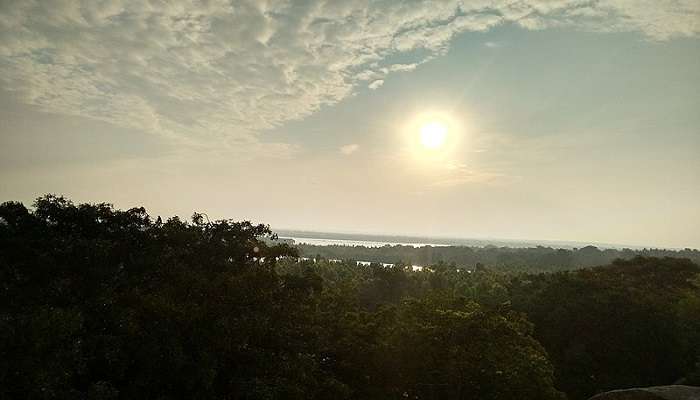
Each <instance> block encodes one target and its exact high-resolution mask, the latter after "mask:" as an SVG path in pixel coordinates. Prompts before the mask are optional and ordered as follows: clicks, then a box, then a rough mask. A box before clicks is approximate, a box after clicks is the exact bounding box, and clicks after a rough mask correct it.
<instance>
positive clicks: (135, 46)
mask: <svg viewBox="0 0 700 400" xmlns="http://www.w3.org/2000/svg"><path fill="white" fill-rule="evenodd" d="M698 21H700V2H698V1H697V0H654V1H652V0H634V1H631V0H600V1H595V2H588V1H586V2H581V1H580V0H557V1H544V0H523V1H519V2H512V1H506V0H491V1H487V0H474V1H469V2H462V1H456V0H455V1H452V0H446V1H441V2H433V1H427V0H426V1H416V2H411V3H410V4H409V3H403V2H395V1H367V0H356V1H352V0H348V1H343V2H334V1H330V0H328V1H325V0H319V1H315V2H288V1H260V2H247V1H232V2H230V1H224V0H207V1H204V0H201V1H200V0H172V1H168V2H163V3H158V4H156V3H151V2H143V1H136V0H104V1H94V0H83V1H75V0H55V1H51V2H48V1H43V0H24V1H21V2H0V85H1V86H2V88H3V89H6V90H11V91H13V92H15V94H16V95H17V96H19V97H20V98H21V99H22V101H23V102H24V103H26V104H31V105H35V106H39V107H41V108H42V109H43V110H45V111H48V112H51V113H60V114H66V115H77V116H83V117H87V118H92V119H96V120H101V121H106V122H109V123H113V124H116V125H119V126H125V127H129V128H136V129H139V130H143V131H147V132H151V133H156V134H161V135H166V136H170V137H174V138H178V139H180V140H183V141H187V142H189V143H192V144H199V143H203V142H211V141H212V139H214V142H216V143H226V144H228V145H229V147H231V148H235V149H241V151H249V150H250V149H251V146H252V147H255V148H258V147H261V148H263V149H264V148H265V146H263V145H262V144H261V143H260V142H259V141H258V138H257V132H259V131H261V130H265V129H269V128H272V127H276V126H279V125H281V124H283V123H284V122H286V121H290V120H296V119H301V118H304V117H306V116H308V115H310V114H311V113H313V112H315V111H316V110H318V109H319V108H320V107H321V106H324V105H333V104H336V103H338V102H339V101H341V100H343V99H344V98H346V97H348V96H350V95H351V94H352V93H353V92H354V90H355V88H356V87H358V85H359V84H360V83H361V82H366V81H371V82H372V83H370V84H369V86H370V87H373V86H374V87H378V86H379V85H380V84H381V83H380V82H383V81H384V80H385V78H386V76H387V75H389V74H391V73H395V72H399V71H410V70H413V69H415V67H416V66H417V65H419V64H420V63H423V62H426V61H429V60H430V59H432V58H434V57H436V56H439V55H440V54H442V53H444V52H445V51H446V50H447V48H448V47H449V43H450V40H451V39H452V38H453V37H454V36H455V35H456V34H459V33H462V32H468V31H485V30H488V29H491V28H492V27H494V26H497V25H500V24H505V23H514V24H518V25H520V26H522V27H524V28H527V29H547V28H550V27H574V28H576V29H585V30H590V31H598V32H611V31H637V32H641V33H642V34H644V35H645V36H646V37H648V38H649V39H651V40H667V39H670V38H673V37H683V36H695V35H697V34H698V32H699V31H700V27H699V22H698ZM417 50H420V51H419V52H416V51H417ZM403 53H406V54H408V53H411V54H416V53H419V54H423V55H422V56H421V57H420V58H417V59H415V60H413V62H411V63H409V64H392V63H390V62H388V60H390V59H391V58H392V57H393V56H396V55H400V54H403ZM275 146H277V147H278V148H284V144H276V145H275ZM278 150H279V149H278ZM288 151H293V149H291V148H288V149H286V150H284V149H283V151H282V152H283V153H284V152H288Z"/></svg>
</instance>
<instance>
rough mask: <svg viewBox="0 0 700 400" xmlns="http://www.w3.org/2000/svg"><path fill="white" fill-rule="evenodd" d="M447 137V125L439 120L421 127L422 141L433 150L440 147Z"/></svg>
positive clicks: (424, 145)
mask: <svg viewBox="0 0 700 400" xmlns="http://www.w3.org/2000/svg"><path fill="white" fill-rule="evenodd" d="M445 139H447V125H445V124H443V123H442V122H439V121H430V122H427V123H425V124H424V125H423V126H421V127H420V142H421V144H423V147H425V148H427V149H431V150H435V149H439V148H440V147H442V145H443V144H445Z"/></svg>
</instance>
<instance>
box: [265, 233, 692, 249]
mask: <svg viewBox="0 0 700 400" xmlns="http://www.w3.org/2000/svg"><path fill="white" fill-rule="evenodd" d="M273 230H274V229H273ZM275 232H276V233H277V234H278V236H279V238H280V239H292V240H294V241H295V243H296V244H300V243H306V244H311V245H317V246H332V245H339V246H365V247H382V246H385V245H389V246H396V245H399V246H412V247H425V246H432V247H444V246H470V247H486V246H495V247H510V248H531V247H537V246H543V247H553V248H561V249H569V250H571V249H580V248H583V247H586V246H595V247H597V248H599V249H616V250H622V249H631V250H642V249H663V250H682V249H683V248H678V247H654V246H639V245H621V244H612V243H596V242H573V241H558V240H518V239H498V238H493V239H474V238H446V237H430V236H424V237H420V236H404V235H377V234H362V233H338V232H317V231H303V230H287V229H279V230H275Z"/></svg>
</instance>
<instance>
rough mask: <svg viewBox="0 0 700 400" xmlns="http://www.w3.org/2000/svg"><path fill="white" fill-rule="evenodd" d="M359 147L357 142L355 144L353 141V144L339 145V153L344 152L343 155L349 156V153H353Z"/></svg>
mask: <svg viewBox="0 0 700 400" xmlns="http://www.w3.org/2000/svg"><path fill="white" fill-rule="evenodd" d="M359 149H360V145H359V144H355V143H353V144H346V145H345V146H341V147H340V153H342V154H344V155H346V156H349V155H350V154H353V153H355V152H356V151H357V150H359Z"/></svg>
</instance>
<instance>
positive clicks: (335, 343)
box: [0, 195, 700, 400]
mask: <svg viewBox="0 0 700 400" xmlns="http://www.w3.org/2000/svg"><path fill="white" fill-rule="evenodd" d="M274 238H275V235H274V234H273V233H272V232H271V230H270V229H269V227H267V226H265V225H254V224H251V223H249V222H234V221H229V220H220V221H214V222H209V221H208V220H207V219H205V218H203V216H202V215H200V214H196V213H195V214H194V215H193V217H192V219H191V221H183V220H181V219H179V218H177V217H173V218H170V219H167V220H166V221H163V220H162V219H161V218H160V217H157V218H155V219H154V218H151V217H150V216H149V215H148V214H147V213H146V211H145V210H144V209H143V208H134V209H130V210H126V211H123V210H118V209H115V208H113V207H112V206H111V205H109V204H78V205H76V204H73V203H72V202H70V201H69V200H67V199H65V198H62V197H57V196H52V195H48V196H44V197H42V198H39V199H38V200H37V201H36V202H35V204H34V205H33V207H31V209H28V208H27V207H25V206H24V205H23V204H21V203H18V202H6V203H3V204H2V205H0V289H1V291H0V354H1V355H2V357H0V382H2V384H0V398H2V399H134V398H152V399H330V398H333V399H406V398H410V399H484V400H490V399H541V400H547V399H567V398H568V399H572V400H578V399H586V398H588V397H589V396H591V395H593V394H595V393H598V392H602V391H606V390H610V389H618V388H627V387H634V386H648V385H658V384H670V383H673V382H684V383H686V384H700V363H699V362H700V358H699V357H700V353H699V349H700V275H699V273H700V268H699V267H698V265H697V264H696V263H694V262H693V261H692V260H689V259H687V258H668V257H664V258H659V257H651V256H639V255H634V256H631V257H630V258H629V259H626V260H623V259H616V260H614V261H612V262H609V259H608V256H607V255H606V256H605V257H603V258H601V259H600V264H597V263H598V261H595V260H596V259H595V258H590V259H589V258H585V260H587V261H585V262H582V261H581V260H580V259H579V258H578V256H579V255H578V254H577V252H567V253H566V254H562V260H566V263H564V262H562V261H561V260H560V259H555V260H550V259H548V256H546V254H548V253H549V250H542V249H539V250H531V252H530V251H525V252H523V251H521V250H513V252H512V254H514V256H513V257H514V258H513V259H515V260H520V261H512V262H513V264H512V265H513V266H517V267H518V268H514V269H512V270H510V271H508V272H504V268H503V267H504V266H509V265H511V264H510V262H511V261H509V260H511V259H510V258H508V257H507V256H506V255H508V254H510V253H509V252H508V251H506V250H504V249H499V250H498V251H495V250H493V251H495V253H493V254H494V255H493V258H491V257H492V256H490V255H489V256H488V257H486V256H483V257H481V256H480V258H479V257H477V258H469V257H467V256H464V258H450V257H448V256H447V254H451V253H444V254H442V255H441V256H440V257H438V258H435V253H433V255H432V256H431V257H433V258H426V259H420V258H418V257H416V258H412V257H411V258H410V259H406V258H401V259H397V260H394V261H397V264H396V265H395V266H392V267H383V266H381V265H378V264H372V265H356V263H354V262H351V261H347V262H330V261H328V260H325V259H323V258H322V257H319V259H317V260H316V262H313V261H310V260H302V259H300V258H299V254H298V250H297V249H296V248H294V247H290V246H288V245H287V244H284V243H281V244H280V243H276V242H275V241H274V240H272V239H274ZM392 249H393V248H383V249H379V250H377V251H378V252H380V251H392ZM301 250H302V251H303V252H305V253H308V251H309V249H308V248H305V247H302V249H301ZM366 250H367V249H365V251H366ZM444 250H445V251H446V252H449V251H454V252H458V250H456V249H444ZM421 251H432V252H434V251H436V249H435V248H432V249H427V250H421V249H416V252H417V254H418V253H419V252H421ZM462 251H463V252H464V253H463V254H472V253H480V252H481V250H479V251H477V250H475V249H471V250H469V251H467V250H462ZM587 251H593V250H592V249H588V250H586V249H581V250H579V252H587ZM319 252H320V249H313V251H312V253H311V254H317V253H319ZM483 252H484V254H491V253H492V250H491V249H484V250H483ZM555 253H558V252H556V251H555ZM599 253H603V254H607V253H605V252H599ZM455 254H457V253H455ZM677 254H678V253H677ZM681 254H683V255H686V254H687V253H681ZM693 254H695V256H697V253H696V252H695V253H693ZM327 256H328V257H330V256H331V255H330V254H328V255H327ZM332 257H333V258H354V259H358V258H364V259H368V260H372V258H370V257H364V255H352V256H349V257H345V256H344V255H342V254H334V255H332ZM401 257H403V256H401ZM455 257H457V256H455ZM696 259H697V258H696ZM401 260H405V261H406V264H402V263H398V261H401ZM409 262H413V263H423V264H424V265H430V267H428V268H424V269H423V270H421V271H413V270H412V268H410V266H409V265H410V264H408V263H409ZM477 263H479V265H478V266H477ZM594 264H595V265H598V266H596V267H593V268H583V269H576V270H572V271H558V272H551V273H542V272H540V271H543V270H554V269H559V267H564V266H567V267H583V266H591V265H594ZM603 264H605V265H603ZM528 267H532V269H531V270H528ZM555 267H556V268H555ZM572 269H573V268H572ZM516 270H517V271H516Z"/></svg>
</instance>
